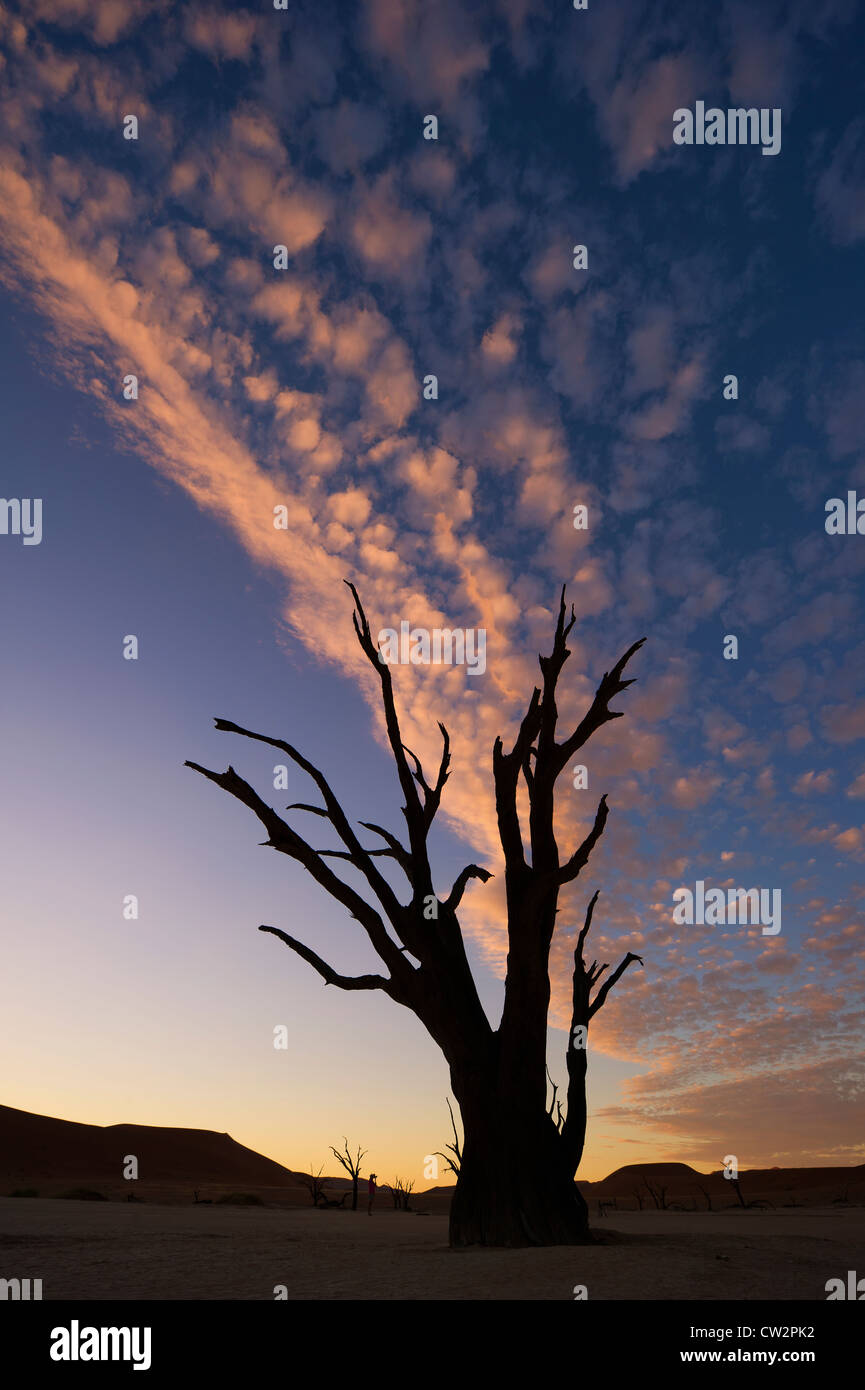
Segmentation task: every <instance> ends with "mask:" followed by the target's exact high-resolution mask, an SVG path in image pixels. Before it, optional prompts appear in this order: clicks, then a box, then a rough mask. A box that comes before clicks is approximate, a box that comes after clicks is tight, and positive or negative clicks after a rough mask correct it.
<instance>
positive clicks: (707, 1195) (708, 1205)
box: [697, 1182, 712, 1211]
mask: <svg viewBox="0 0 865 1390" xmlns="http://www.w3.org/2000/svg"><path fill="white" fill-rule="evenodd" d="M697 1187H698V1188H699V1189H700V1191H701V1192H702V1194H703V1196H704V1197H705V1199H706V1210H707V1211H711V1210H712V1194H711V1192H710V1191H709V1189H708V1187H704V1186H703V1184H702V1183H701V1182H698V1183H697Z"/></svg>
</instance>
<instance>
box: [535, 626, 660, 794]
mask: <svg viewBox="0 0 865 1390" xmlns="http://www.w3.org/2000/svg"><path fill="white" fill-rule="evenodd" d="M645 640H646V639H645V637H641V638H640V640H639V642H635V643H634V644H633V646H631V647H629V648H628V650H627V651H626V652H625V654H624V656H621V657H619V660H618V661H617V662H616V664H615V666H614V667H613V669H612V671H605V672H604V674H603V676H602V677H601V683H600V685H599V686H598V688H597V690H596V692H595V698H594V700H593V701H592V703H591V706H590V708H589V710H588V713H587V714H585V715H584V717H583V718H582V719H581V720H580V723H579V724H578V725H577V728H576V729H575V730H574V732H573V733H572V734H571V736H570V738H568V739H566V740H565V742H564V743H561V744H559V745H558V752H557V762H558V767H559V770H560V771H561V769H562V768H563V767H564V766H565V764H566V763H567V762H568V761H569V759H570V758H571V757H573V755H574V753H576V751H577V749H578V748H582V746H583V744H584V743H587V742H588V740H589V739H590V738H591V736H592V734H593V733H595V731H596V730H597V729H600V727H601V726H602V725H603V724H606V723H608V722H609V720H611V719H621V717H622V711H621V710H611V709H610V708H609V704H610V700H612V699H614V698H615V696H616V695H619V694H621V692H622V691H623V690H627V688H628V686H629V685H633V684H634V680H636V677H634V680H627V681H623V680H622V672H623V671H624V669H625V667H626V666H627V664H628V662H629V661H630V659H631V657H632V656H633V655H634V652H636V651H639V649H640V647H642V645H643V643H644V642H645Z"/></svg>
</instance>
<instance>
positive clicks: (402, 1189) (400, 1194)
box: [388, 1177, 414, 1211]
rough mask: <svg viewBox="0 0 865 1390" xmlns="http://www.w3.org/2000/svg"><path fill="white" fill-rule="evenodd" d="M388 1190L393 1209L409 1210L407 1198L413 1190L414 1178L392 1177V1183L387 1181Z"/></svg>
mask: <svg viewBox="0 0 865 1390" xmlns="http://www.w3.org/2000/svg"><path fill="white" fill-rule="evenodd" d="M388 1191H389V1192H390V1195H391V1197H392V1198H393V1205H394V1210H395V1211H411V1207H410V1205H409V1198H410V1196H411V1194H412V1192H413V1191H414V1178H412V1179H411V1181H409V1180H408V1178H400V1177H396V1178H394V1180H393V1182H392V1183H388Z"/></svg>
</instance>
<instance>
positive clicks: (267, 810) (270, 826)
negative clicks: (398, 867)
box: [186, 761, 414, 988]
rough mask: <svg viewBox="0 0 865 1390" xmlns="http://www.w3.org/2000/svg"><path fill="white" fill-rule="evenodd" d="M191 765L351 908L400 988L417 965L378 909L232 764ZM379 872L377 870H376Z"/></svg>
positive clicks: (273, 843)
mask: <svg viewBox="0 0 865 1390" xmlns="http://www.w3.org/2000/svg"><path fill="white" fill-rule="evenodd" d="M186 766H187V767H191V768H192V769H193V771H195V772H200V773H201V775H202V777H206V778H208V780H209V781H211V782H215V783H216V785H217V786H218V787H222V789H223V791H227V792H229V793H230V794H231V796H234V797H236V798H237V800H238V801H242V802H243V804H244V805H245V806H248V807H249V808H250V810H252V811H254V813H255V815H256V816H257V817H258V819H259V820H260V821H261V823H262V825H263V826H264V828H265V830H266V831H267V833H268V837H269V838H268V839H267V840H266V841H265V844H267V845H269V846H270V847H271V848H273V849H275V850H278V851H279V852H280V853H281V854H287V855H289V856H290V857H291V858H292V859H296V860H298V862H299V863H301V864H302V865H303V867H304V868H305V869H306V870H307V872H308V873H309V874H311V876H312V877H313V878H314V879H315V880H316V882H317V883H320V884H321V886H322V888H325V889H326V890H327V892H328V893H330V895H331V897H333V898H336V900H337V902H340V903H342V905H343V906H344V907H346V908H348V910H349V912H350V913H351V914H352V916H354V917H356V918H357V920H358V921H359V922H360V924H361V926H362V927H363V929H364V931H365V932H366V934H367V936H368V937H369V939H370V941H371V942H372V944H373V946H374V947H375V949H376V951H377V952H378V954H379V956H380V957H381V959H382V960H383V961H384V963H385V965H387V966H388V968H389V969H390V971H391V974H392V975H393V977H394V983H393V985H392V987H393V988H395V987H396V985H395V981H396V980H400V981H401V982H405V981H407V980H408V979H409V978H410V976H411V974H413V973H414V967H413V966H412V965H410V964H409V962H408V961H407V960H406V959H405V957H404V956H403V955H401V954H400V951H399V948H398V947H397V945H396V943H395V942H394V941H393V940H392V939H391V937H390V936H389V935H388V933H387V931H386V929H385V925H384V922H383V921H382V919H381V917H380V916H379V914H378V913H377V912H376V910H375V908H374V907H372V906H371V904H370V903H368V902H367V901H366V899H365V898H363V897H361V895H360V893H358V892H357V891H356V890H355V889H354V888H352V887H351V886H350V885H349V884H347V883H343V881H342V879H341V878H338V877H337V875H336V874H335V873H334V872H333V869H331V868H330V866H329V865H328V864H326V863H325V862H324V860H323V859H322V858H321V856H320V855H319V854H316V852H315V850H314V849H313V848H312V846H311V845H309V844H307V842H306V840H304V839H303V838H302V837H301V836H300V835H298V834H297V832H296V831H294V830H292V829H291V826H289V825H288V824H287V823H286V822H285V821H284V820H283V819H282V817H281V816H278V815H277V814H276V812H275V811H274V810H272V809H271V807H270V806H268V805H267V804H266V802H264V801H262V799H261V797H260V796H259V795H258V793H257V792H255V791H254V790H253V788H252V787H251V786H250V785H249V783H248V782H245V781H244V780H243V778H242V777H239V776H238V775H237V773H236V772H235V770H234V768H233V767H229V768H228V769H227V771H225V772H212V771H210V769H209V768H206V767H201V766H200V765H199V764H198V763H193V762H189V761H187V763H186ZM376 872H377V871H376Z"/></svg>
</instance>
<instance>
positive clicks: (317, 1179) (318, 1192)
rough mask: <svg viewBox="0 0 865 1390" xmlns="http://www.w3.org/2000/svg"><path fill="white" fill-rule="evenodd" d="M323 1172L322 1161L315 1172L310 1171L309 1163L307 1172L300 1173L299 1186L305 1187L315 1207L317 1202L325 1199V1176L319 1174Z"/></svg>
mask: <svg viewBox="0 0 865 1390" xmlns="http://www.w3.org/2000/svg"><path fill="white" fill-rule="evenodd" d="M323 1172H324V1164H323V1163H322V1165H321V1167H320V1168H319V1170H318V1172H317V1173H314V1172H313V1171H312V1164H311V1163H310V1165H309V1173H308V1174H307V1173H301V1175H300V1181H301V1186H303V1187H305V1188H306V1190H307V1192H308V1193H309V1195H310V1197H311V1198H312V1205H313V1206H314V1207H317V1206H318V1204H319V1202H323V1201H327V1198H326V1197H325V1193H324V1189H325V1187H326V1186H327V1178H323V1177H322V1176H321V1175H322V1173H323Z"/></svg>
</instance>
